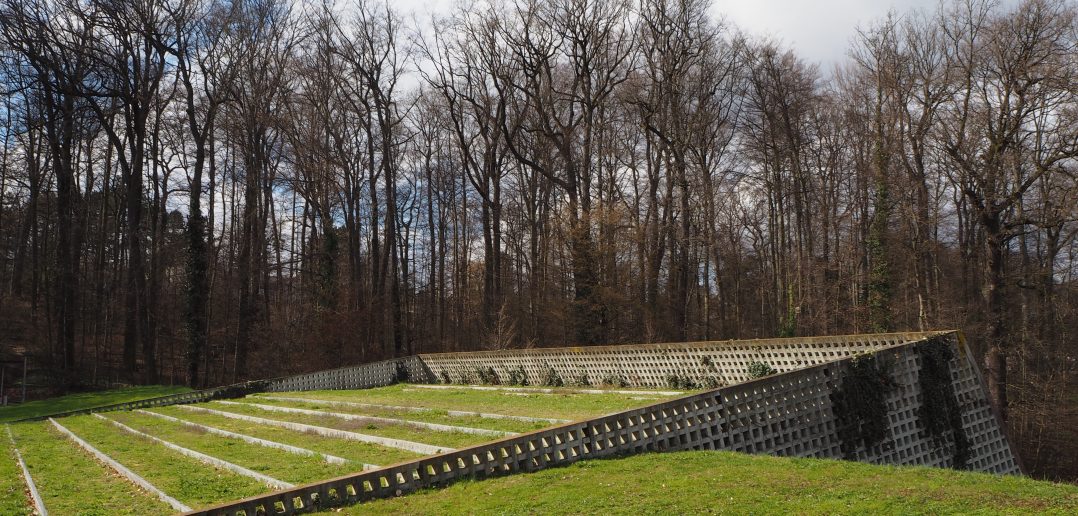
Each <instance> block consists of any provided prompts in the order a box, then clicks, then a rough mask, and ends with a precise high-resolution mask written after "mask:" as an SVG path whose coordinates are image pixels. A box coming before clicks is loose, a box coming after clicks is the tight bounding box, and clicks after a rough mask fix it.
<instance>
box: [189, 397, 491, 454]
mask: <svg viewBox="0 0 1078 516" xmlns="http://www.w3.org/2000/svg"><path fill="white" fill-rule="evenodd" d="M197 406H201V407H206V408H212V409H214V410H220V411H223V412H232V413H236V414H246V415H249V416H256V417H261V418H265V419H276V420H278V421H291V422H294V423H303V424H306V425H314V426H322V427H326V428H336V429H337V430H346V431H349V432H355V433H360V434H367V435H376V436H379V437H389V438H391V439H401V440H404V441H411V442H414V443H422V444H429V445H432V446H442V447H445V448H464V447H467V446H471V445H475V444H481V443H485V442H489V441H493V440H494V439H497V437H494V436H489V435H475V434H466V433H463V432H442V431H438V430H430V429H428V428H419V427H416V426H412V425H398V424H389V423H381V422H371V421H350V420H347V419H341V418H339V417H333V416H309V415H306V414H291V413H287V412H273V411H270V410H265V409H260V408H258V407H253V406H247V405H245V404H240V405H229V404H223V403H216V402H210V403H203V404H200V405H197ZM251 424H253V423H251Z"/></svg>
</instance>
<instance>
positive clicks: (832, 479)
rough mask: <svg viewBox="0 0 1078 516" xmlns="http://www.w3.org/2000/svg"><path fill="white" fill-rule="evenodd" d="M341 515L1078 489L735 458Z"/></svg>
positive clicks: (876, 499) (645, 458)
mask: <svg viewBox="0 0 1078 516" xmlns="http://www.w3.org/2000/svg"><path fill="white" fill-rule="evenodd" d="M344 513H345V514H609V513H615V514H629V513H632V514H641V513H643V514H700V513H721V514H747V513H753V514H761V513H764V514H774V513H783V514H787V513H795V514H835V513H847V514H852V513H856V514H878V513H889V514H895V513H900V514H911V513H928V514H948V513H951V514H953V513H962V514H969V513H978V514H1030V513H1037V514H1045V513H1048V514H1052V513H1055V514H1076V513H1078V486H1074V485H1069V484H1054V483H1050V482H1041V481H1036V480H1030V479H1027V478H1019V477H1001V476H995V475H987V474H981V473H966V472H957V471H952V470H944V469H932V468H911V467H904V468H903V467H891V466H872V465H867V464H860V463H855V462H844V461H834V460H817V459H786V458H778V457H768V456H756V455H744V454H739V453H731V452H679V453H664V454H646V455H636V456H632V457H626V458H622V459H615V460H597V461H585V462H579V463H576V464H574V465H572V466H569V467H565V468H553V469H549V470H544V471H540V472H537V473H532V474H527V475H516V476H509V477H503V478H497V479H491V480H485V481H467V482H461V483H458V484H454V485H452V486H450V487H448V488H446V489H441V490H429V491H424V492H420V493H416V494H412V495H409V496H405V497H401V498H396V499H392V500H382V501H376V502H372V503H367V504H362V505H359V506H354V507H350V508H348V509H345V511H344Z"/></svg>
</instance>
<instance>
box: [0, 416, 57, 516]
mask: <svg viewBox="0 0 1078 516" xmlns="http://www.w3.org/2000/svg"><path fill="white" fill-rule="evenodd" d="M4 430H6V431H7V438H8V440H9V441H11V451H12V452H14V453H15V460H16V461H18V463H19V468H20V469H21V470H22V479H23V483H25V484H26V490H27V491H29V492H30V499H31V500H32V501H33V502H34V510H35V511H37V514H38V516H49V511H48V509H46V508H45V500H42V499H41V493H38V492H37V484H35V483H34V477H32V476H30V468H27V467H26V461H24V460H22V454H21V453H19V446H18V445H17V444H15V436H14V435H11V426H9V425H4Z"/></svg>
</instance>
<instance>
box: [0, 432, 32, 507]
mask: <svg viewBox="0 0 1078 516" xmlns="http://www.w3.org/2000/svg"><path fill="white" fill-rule="evenodd" d="M2 426H3V425H0V427H2ZM0 449H2V450H3V454H4V455H3V457H0V514H13V515H14V514H29V513H30V508H29V506H28V505H27V504H28V503H29V501H28V498H27V496H26V493H25V492H24V489H25V486H24V485H23V482H22V476H21V475H22V472H20V471H19V464H18V462H16V461H15V454H14V453H13V452H12V450H11V440H9V439H8V437H7V432H6V431H4V429H3V428H0Z"/></svg>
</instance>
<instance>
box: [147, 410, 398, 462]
mask: <svg viewBox="0 0 1078 516" xmlns="http://www.w3.org/2000/svg"><path fill="white" fill-rule="evenodd" d="M135 412H138V413H139V414H145V415H147V416H152V417H156V418H158V419H163V420H165V421H171V422H173V423H178V424H181V425H184V426H189V427H191V428H197V429H199V430H203V431H205V432H206V433H209V434H214V435H219V436H222V437H228V438H231V439H239V440H241V441H243V442H246V443H250V444H256V445H258V446H264V447H266V448H275V449H278V450H284V451H286V452H290V453H294V454H296V455H306V456H308V457H321V458H322V460H324V461H326V462H328V463H330V464H348V463H350V462H352V461H350V460H348V459H345V458H341V457H338V456H336V455H329V454H328V453H320V452H316V451H314V450H308V449H307V448H300V447H299V446H292V445H291V444H284V443H279V442H276V441H270V440H268V439H262V438H259V437H254V436H250V435H245V434H241V433H236V432H231V431H228V430H223V429H220V428H216V427H212V426H209V425H203V424H200V423H195V422H193V421H187V420H185V419H180V418H178V417H172V416H169V415H167V414H159V413H157V412H153V411H150V410H142V409H139V410H136V411H135ZM363 467H364V469H370V468H375V467H377V466H374V465H373V464H363Z"/></svg>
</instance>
